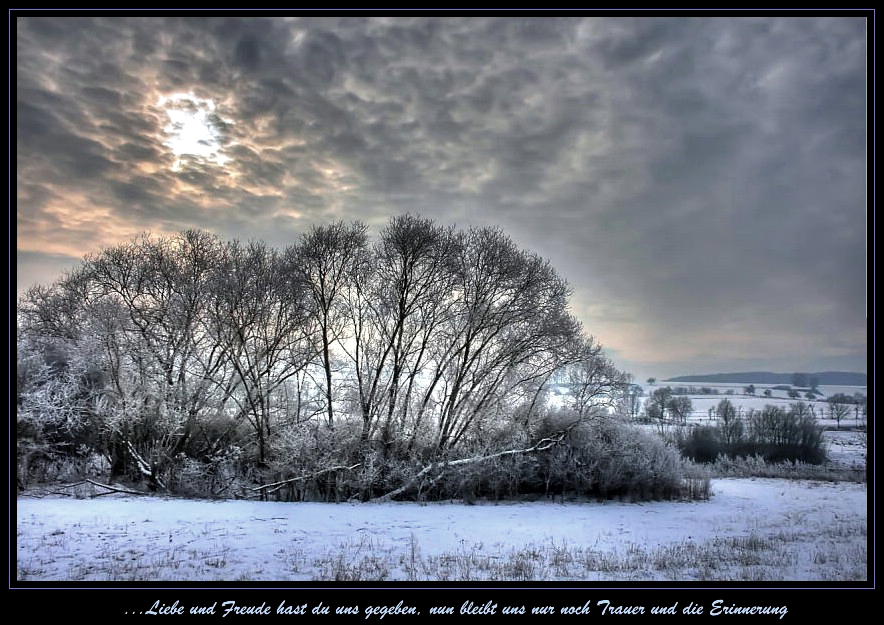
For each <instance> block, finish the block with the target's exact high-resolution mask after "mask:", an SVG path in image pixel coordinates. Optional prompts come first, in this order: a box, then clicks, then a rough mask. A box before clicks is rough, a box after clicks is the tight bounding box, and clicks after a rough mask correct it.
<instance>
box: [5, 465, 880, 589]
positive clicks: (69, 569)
mask: <svg viewBox="0 0 884 625" xmlns="http://www.w3.org/2000/svg"><path fill="white" fill-rule="evenodd" d="M713 492H714V496H713V497H712V499H711V500H709V501H702V502H652V503H643V504H630V503H619V502H605V503H601V502H599V503H596V502H582V503H576V502H575V503H569V502H566V503H553V502H550V501H542V502H531V503H524V502H518V503H516V502H503V503H498V504H495V503H482V504H479V505H464V504H460V503H430V504H416V503H386V504H325V503H275V502H255V501H220V502H207V501H195V500H179V499H168V498H167V499H161V498H137V497H135V498H133V497H120V496H113V497H115V498H103V499H91V500H79V499H70V498H63V497H55V498H50V497H47V498H40V499H38V498H29V497H20V498H19V499H18V523H17V531H18V540H17V545H18V552H17V553H18V572H19V575H18V578H19V579H20V580H114V581H119V580H149V581H160V580H162V581H173V580H226V581H237V580H312V579H353V578H357V579H365V578H373V579H455V580H458V579H460V580H462V579H483V578H484V579H496V578H500V577H501V576H502V577H503V578H509V579H698V578H699V579H843V578H844V576H847V577H849V578H856V576H857V575H860V576H864V575H865V568H864V567H865V564H864V563H865V540H866V538H865V535H866V529H865V527H866V486H865V484H852V483H839V484H830V483H824V482H807V481H788V480H777V479H717V480H714V481H713ZM725 539H730V542H727V543H726V544H725V543H723V542H721V541H722V540H725ZM722 549H727V550H728V551H727V553H726V554H725V556H722V555H721V554H722V553H724V552H723V551H722ZM753 549H754V550H756V551H757V553H755V552H753V551H752V550H753ZM847 551H851V553H852V555H851V556H850V562H846V561H843V558H842V554H846V553H847ZM768 552H769V553H770V554H774V555H773V556H771V557H773V558H774V560H776V562H772V563H766V562H765V561H764V558H765V557H766V556H765V555H764V554H765V553H768ZM526 554H527V555H526ZM704 554H705V555H704ZM709 554H711V555H709ZM731 554H734V555H733V557H734V558H735V559H734V560H733V562H731V563H730V564H728V563H722V558H723V557H724V559H727V558H730V557H731ZM747 554H748V555H747ZM748 556H752V557H753V558H754V557H756V556H760V557H761V560H753V559H748V560H747V559H746V558H747V557H748ZM458 558H460V559H459V560H458ZM544 558H546V559H544ZM679 558H681V559H683V560H684V559H685V558H687V561H685V562H683V563H682V565H678V566H677V565H676V564H672V562H674V561H675V560H678V559H679ZM784 558H785V559H784ZM532 559H533V560H532ZM661 560H662V563H661ZM700 560H703V561H704V564H703V570H702V571H698V570H697V568H696V567H698V566H699V564H698V563H697V562H698V561H700ZM351 561H352V562H357V561H358V563H359V564H358V568H357V565H356V564H350V562H351ZM578 561H579V562H582V563H583V564H582V565H581V566H577V565H576V563H577V562H578ZM500 562H503V563H505V566H504V564H498V563H500ZM728 562H730V561H729V560H728ZM416 563H417V564H416ZM655 563H656V564H655ZM858 563H860V564H858ZM455 564H457V567H459V568H452V567H454V566H455ZM768 564H771V566H767V565H768ZM529 565H530V567H531V568H527V567H529ZM572 565H573V566H572ZM759 565H762V566H759ZM679 566H680V568H679ZM348 567H349V568H348ZM421 567H422V568H421ZM483 567H485V568H483ZM495 567H496V568H495ZM507 567H509V568H507ZM716 567H718V568H716ZM771 567H773V568H771ZM483 571H485V576H484V577H483ZM348 576H349V577H348Z"/></svg>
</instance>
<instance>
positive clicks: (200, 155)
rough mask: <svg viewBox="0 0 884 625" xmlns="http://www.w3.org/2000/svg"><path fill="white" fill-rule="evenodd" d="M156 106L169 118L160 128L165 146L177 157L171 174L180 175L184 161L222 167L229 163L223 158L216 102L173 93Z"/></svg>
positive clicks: (226, 158) (187, 94)
mask: <svg viewBox="0 0 884 625" xmlns="http://www.w3.org/2000/svg"><path fill="white" fill-rule="evenodd" d="M159 106H160V107H161V108H163V109H164V110H165V112H166V114H167V115H168V116H169V124H168V125H167V126H166V127H165V128H163V130H164V132H165V133H166V136H167V138H166V141H165V144H166V146H168V147H169V149H171V150H172V152H173V153H174V154H175V156H177V159H176V160H175V164H174V165H173V166H172V167H173V169H174V170H176V171H180V170H181V169H182V168H183V167H184V162H185V161H186V160H187V159H193V158H196V159H202V160H205V161H208V162H211V163H216V164H218V165H224V164H225V163H227V162H228V161H229V160H230V159H229V158H228V157H227V156H225V155H224V153H223V146H222V145H221V139H222V137H221V131H220V129H219V128H218V120H219V118H218V115H217V113H216V112H215V109H216V105H215V102H214V101H213V100H211V99H208V98H200V97H197V96H195V95H193V94H192V93H174V94H172V95H168V96H162V97H161V98H160V99H159Z"/></svg>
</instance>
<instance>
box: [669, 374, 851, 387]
mask: <svg viewBox="0 0 884 625" xmlns="http://www.w3.org/2000/svg"><path fill="white" fill-rule="evenodd" d="M793 375H795V374H794V373H771V372H770V371H745V372H741V373H712V374H707V375H682V376H679V377H677V378H669V379H668V380H666V382H720V383H722V384H728V383H730V384H792V376H793ZM805 375H807V376H808V377H809V378H810V377H813V378H817V379H818V380H819V384H820V385H829V386H866V380H867V376H866V374H865V373H856V372H853V371H822V372H820V373H806V374H805Z"/></svg>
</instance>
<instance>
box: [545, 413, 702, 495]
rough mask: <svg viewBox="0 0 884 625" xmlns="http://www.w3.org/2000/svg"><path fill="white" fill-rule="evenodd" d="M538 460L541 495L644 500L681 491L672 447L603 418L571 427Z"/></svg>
mask: <svg viewBox="0 0 884 625" xmlns="http://www.w3.org/2000/svg"><path fill="white" fill-rule="evenodd" d="M551 425H553V424H552V423H549V422H548V423H547V424H546V426H547V427H550V426H551ZM538 464H539V468H540V472H541V475H542V477H543V482H544V484H545V489H546V492H547V494H552V493H556V492H559V493H565V492H575V493H577V494H583V495H591V496H598V497H602V498H613V497H620V498H628V499H633V500H647V499H671V498H678V497H681V496H682V495H683V492H684V489H685V482H684V477H685V476H684V471H683V466H682V462H681V460H680V458H679V455H678V452H677V451H675V450H674V449H672V448H671V447H670V446H668V445H667V444H666V443H665V442H664V441H663V440H661V439H660V438H659V437H657V436H654V435H653V434H650V433H647V432H644V431H642V430H640V429H638V428H635V427H632V426H629V425H626V424H623V423H618V422H617V421H614V420H610V419H606V418H601V419H598V420H593V421H589V422H585V423H582V424H580V425H579V426H578V427H575V428H574V429H572V430H571V432H570V433H569V435H568V437H567V438H566V439H565V440H564V441H563V443H562V444H561V445H560V446H558V447H556V448H554V449H553V450H551V451H550V452H549V454H548V455H547V456H544V457H541V458H539V460H538Z"/></svg>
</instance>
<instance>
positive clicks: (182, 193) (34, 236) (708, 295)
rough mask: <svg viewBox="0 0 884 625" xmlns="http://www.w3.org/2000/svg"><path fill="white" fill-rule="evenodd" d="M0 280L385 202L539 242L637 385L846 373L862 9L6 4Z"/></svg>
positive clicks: (861, 225)
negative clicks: (6, 201)
mask: <svg viewBox="0 0 884 625" xmlns="http://www.w3.org/2000/svg"><path fill="white" fill-rule="evenodd" d="M15 26H16V40H15V41H16V43H15V45H16V75H15V81H16V84H15V92H14V94H13V95H14V96H15V97H16V99H17V102H16V182H17V246H18V247H17V287H18V292H19V293H22V292H24V290H25V289H27V288H28V287H30V286H31V285H33V284H36V283H41V284H46V283H49V282H51V281H53V280H54V279H55V278H56V277H57V276H58V275H60V273H61V272H62V271H63V270H64V269H66V268H69V267H71V266H74V265H76V264H77V263H78V262H79V260H80V259H81V258H82V257H83V255H84V254H87V253H90V252H95V251H98V250H99V249H101V248H102V247H104V246H109V245H113V244H116V243H120V242H123V241H127V240H130V239H132V238H133V237H135V236H137V235H138V234H139V233H141V232H151V233H153V234H157V235H164V234H171V233H174V232H177V231H180V230H184V229H187V228H202V229H206V230H209V231H212V232H215V233H217V234H219V235H220V236H222V237H225V238H238V239H243V240H245V239H262V240H264V241H267V242H268V243H270V244H272V245H276V246H280V247H282V246H285V245H288V244H289V243H291V242H293V241H295V240H296V239H297V237H298V235H299V234H300V233H302V232H305V231H306V230H308V229H309V228H310V226H311V225H313V224H323V223H329V222H332V221H335V220H338V219H344V220H349V219H359V220H362V221H363V222H365V223H367V224H368V225H369V226H370V228H371V229H372V231H373V232H374V233H377V232H378V231H379V230H380V229H381V228H382V227H383V225H384V224H385V223H386V222H387V220H388V219H389V217H390V216H392V215H396V214H403V213H414V214H420V215H424V216H427V217H431V218H433V219H435V220H437V221H438V222H440V223H444V224H456V225H458V226H459V227H468V226H471V225H478V226H483V225H494V226H500V227H501V228H503V229H504V230H505V231H506V232H507V233H508V234H509V235H510V236H512V237H513V239H514V240H515V241H516V242H517V243H518V244H519V245H520V246H521V247H523V248H526V249H530V250H532V251H535V252H537V253H539V254H540V255H542V256H544V257H546V258H548V259H549V260H550V261H551V262H552V264H553V266H555V267H556V269H557V270H558V271H559V273H560V274H561V275H562V276H563V277H564V278H565V279H567V280H568V282H569V284H570V285H571V288H572V289H573V296H572V298H571V307H572V312H573V313H574V314H575V316H577V318H578V319H580V320H581V321H582V323H583V325H584V327H585V329H586V331H587V332H588V333H589V334H591V335H592V336H594V337H595V338H596V339H597V340H598V341H599V342H601V343H602V344H603V345H604V346H605V347H606V349H607V353H608V354H609V355H610V357H611V358H612V359H613V360H614V362H615V363H616V364H617V365H618V366H619V367H621V368H622V369H624V370H626V371H629V372H631V373H633V374H635V375H636V376H637V377H639V378H640V379H644V377H645V376H657V377H664V376H670V375H672V376H674V375H686V374H692V373H713V372H723V371H747V370H771V371H783V372H789V371H823V370H852V371H865V369H866V320H865V314H866V312H865V311H866V299H865V295H866V290H867V289H866V275H865V268H866V189H867V185H866V175H867V163H866V158H867V155H866V145H867V144H866V131H867V128H866V119H867V118H866V103H867V98H866V88H867V85H866V56H867V46H868V42H867V30H866V23H865V20H864V19H863V18H861V17H834V16H827V17H818V18H810V17H749V16H744V17H717V18H716V17H713V18H695V17H694V18H692V17H685V16H681V15H679V16H671V17H663V18H650V17H637V16H634V17H623V18H613V17H585V18H579V17H566V16H561V17H551V18H545V17H525V18H516V17H488V18H484V17H469V18H456V17H441V18H432V17H385V18H379V17H321V18H320V17H291V18H282V17H263V18H260V17H259V18H251V17H236V16H219V17H210V16H206V17H180V18H169V17H124V16H111V17H103V18H92V17H51V16H45V17H44V16H41V17H18V18H16V24H15Z"/></svg>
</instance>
